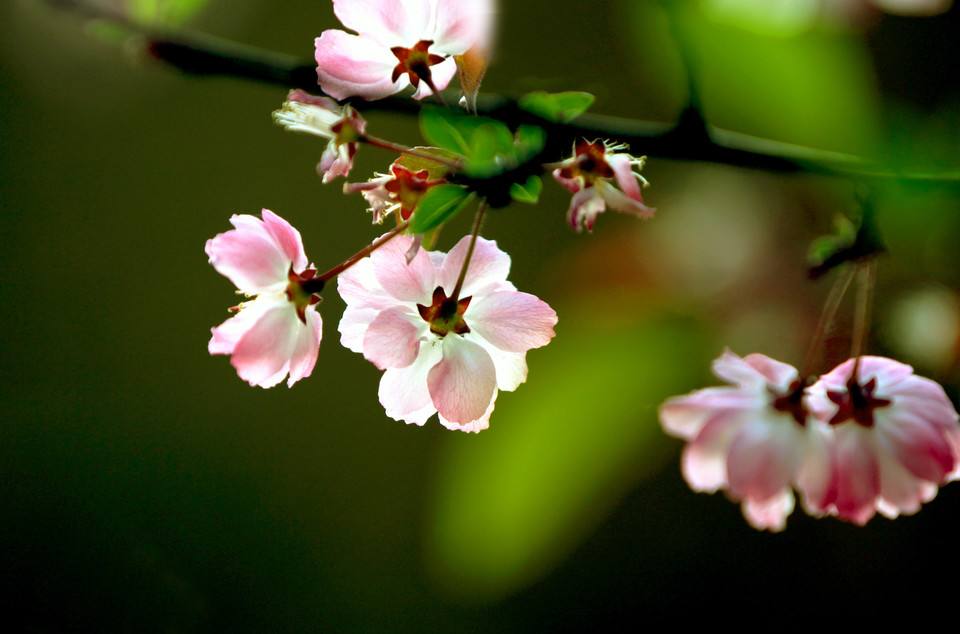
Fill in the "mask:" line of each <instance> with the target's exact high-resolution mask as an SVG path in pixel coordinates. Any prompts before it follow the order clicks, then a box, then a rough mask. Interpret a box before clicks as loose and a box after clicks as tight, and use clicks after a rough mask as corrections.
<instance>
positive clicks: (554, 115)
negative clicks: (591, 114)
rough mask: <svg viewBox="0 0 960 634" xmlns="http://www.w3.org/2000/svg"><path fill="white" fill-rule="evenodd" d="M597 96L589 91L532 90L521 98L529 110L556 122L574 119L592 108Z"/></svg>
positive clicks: (523, 106) (523, 105)
mask: <svg viewBox="0 0 960 634" xmlns="http://www.w3.org/2000/svg"><path fill="white" fill-rule="evenodd" d="M595 99H596V97H594V96H593V95H591V94H590V93H588V92H574V91H571V92H557V93H548V92H543V91H538V92H531V93H529V94H526V95H524V96H523V97H521V98H520V107H521V108H523V109H524V110H526V111H527V112H530V113H533V114H535V115H537V116H539V117H543V118H544V119H546V120H548V121H554V122H556V123H568V122H570V121H573V120H574V119H576V118H577V117H579V116H580V115H582V114H583V113H584V112H586V111H587V110H589V109H590V106H592V105H593V102H594V100H595Z"/></svg>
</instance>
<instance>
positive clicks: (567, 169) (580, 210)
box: [553, 141, 656, 231]
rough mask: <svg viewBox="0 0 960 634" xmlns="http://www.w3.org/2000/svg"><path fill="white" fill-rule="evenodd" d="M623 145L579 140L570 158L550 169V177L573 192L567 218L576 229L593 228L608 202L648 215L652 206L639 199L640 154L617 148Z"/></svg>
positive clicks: (613, 206) (643, 181)
mask: <svg viewBox="0 0 960 634" xmlns="http://www.w3.org/2000/svg"><path fill="white" fill-rule="evenodd" d="M625 147H626V146H623V145H607V144H604V143H600V142H593V143H591V142H589V141H580V142H578V143H577V144H576V145H575V146H574V155H573V157H572V158H570V159H568V160H566V161H564V162H563V163H562V164H561V165H560V167H558V168H557V169H556V170H554V172H553V176H554V178H556V179H557V182H559V183H560V184H561V185H563V186H564V187H566V188H567V189H568V190H570V192H571V193H573V199H572V200H571V201H570V210H569V212H568V215H567V219H568V221H569V222H570V226H572V227H573V228H574V229H576V230H577V231H582V230H583V229H584V228H586V229H587V231H592V230H593V225H594V223H595V222H596V220H597V216H598V215H599V214H601V213H602V212H604V211H605V210H606V208H607V207H608V206H609V207H610V208H611V209H614V210H615V211H619V212H622V213H625V214H632V215H634V216H637V217H639V218H652V217H653V215H654V213H656V210H655V209H653V208H651V207H647V206H646V205H645V204H644V202H643V192H642V191H641V189H642V188H641V185H643V186H646V184H647V181H646V179H644V178H643V176H641V175H640V173H639V170H640V169H642V168H643V164H644V162H645V160H646V159H645V158H644V157H640V158H637V157H634V156H631V155H630V154H627V153H625V152H620V150H622V149H624V148H625Z"/></svg>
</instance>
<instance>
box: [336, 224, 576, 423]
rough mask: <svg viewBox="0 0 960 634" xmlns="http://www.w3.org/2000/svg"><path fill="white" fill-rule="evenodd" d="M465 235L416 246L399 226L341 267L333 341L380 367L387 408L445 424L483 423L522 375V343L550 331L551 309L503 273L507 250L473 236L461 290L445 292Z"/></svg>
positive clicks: (400, 416) (398, 416)
mask: <svg viewBox="0 0 960 634" xmlns="http://www.w3.org/2000/svg"><path fill="white" fill-rule="evenodd" d="M469 242H470V239H469V238H468V237H467V238H464V239H462V240H461V241H460V242H459V243H457V245H456V246H455V247H454V248H453V249H452V250H451V251H450V253H449V254H445V253H442V252H429V251H425V250H420V251H418V252H417V253H416V255H415V256H413V258H412V259H411V260H410V262H409V264H408V262H407V253H408V252H409V251H410V247H411V243H412V238H410V237H408V236H401V237H398V238H395V239H394V240H392V241H391V242H389V243H387V245H386V246H384V247H382V248H380V249H378V250H377V251H375V252H374V253H373V254H372V255H371V256H370V257H368V258H365V259H364V260H362V261H360V262H359V263H358V264H357V265H355V266H354V267H353V268H351V269H349V270H348V271H346V272H345V273H343V274H342V275H341V276H340V279H339V291H340V294H341V296H342V297H343V299H344V300H345V301H346V303H347V309H346V311H345V312H344V314H343V319H342V320H341V321H340V327H339V330H340V334H341V342H342V343H343V345H344V346H346V347H347V348H349V349H350V350H353V351H354V352H358V353H360V354H363V356H364V357H366V358H367V360H369V361H370V362H371V363H373V364H374V365H375V366H377V367H378V368H380V369H382V370H384V373H383V377H382V379H381V381H380V402H381V404H383V406H384V409H385V410H386V413H387V415H388V416H390V417H391V418H393V419H395V420H400V421H404V422H406V423H411V424H416V425H423V424H424V423H426V421H427V420H428V419H429V418H430V417H432V416H433V415H434V414H436V413H439V419H440V422H441V423H442V424H443V425H444V426H445V427H447V428H449V429H455V430H460V431H466V432H478V431H481V430H483V429H486V428H487V426H488V424H489V420H490V414H491V413H492V411H493V407H494V402H495V401H496V398H497V394H498V392H499V391H500V390H505V391H513V390H515V389H517V387H519V386H520V384H521V383H523V382H524V381H525V380H526V378H527V364H526V352H527V350H531V349H533V348H539V347H541V346H545V345H546V344H547V343H549V342H550V340H551V339H552V338H553V336H554V330H553V328H554V326H555V325H556V323H557V315H556V313H555V312H554V311H553V309H552V308H550V306H548V305H547V304H546V303H544V302H543V301H541V300H540V299H538V298H537V297H535V296H533V295H530V294H527V293H521V292H518V291H517V290H516V288H515V287H514V286H513V284H511V283H510V282H508V281H507V275H508V274H509V272H510V257H509V256H508V255H507V254H506V253H504V252H503V251H501V250H500V249H499V248H497V245H496V243H495V242H492V241H489V240H484V239H482V238H479V239H478V240H477V244H476V249H475V251H474V254H473V258H472V259H471V260H470V266H469V268H468V270H467V275H466V278H465V281H464V283H463V287H462V291H461V293H460V294H459V297H451V295H452V294H453V293H454V291H455V288H456V285H457V279H458V277H459V274H460V270H461V268H462V264H463V261H464V258H465V257H466V255H467V251H468V249H469Z"/></svg>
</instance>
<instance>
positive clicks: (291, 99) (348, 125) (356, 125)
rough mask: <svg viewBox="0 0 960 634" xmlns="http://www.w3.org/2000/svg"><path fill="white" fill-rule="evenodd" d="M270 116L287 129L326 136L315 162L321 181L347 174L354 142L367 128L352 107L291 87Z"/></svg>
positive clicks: (354, 152) (355, 148) (358, 139)
mask: <svg viewBox="0 0 960 634" xmlns="http://www.w3.org/2000/svg"><path fill="white" fill-rule="evenodd" d="M273 118H274V120H275V121H276V122H277V123H278V124H280V125H282V126H283V127H284V128H286V129H287V130H291V131H293V132H305V133H307V134H313V135H316V136H319V137H321V138H324V139H329V143H327V148H326V150H324V152H323V156H322V157H321V158H320V163H318V164H317V173H318V174H320V175H321V176H322V177H323V182H324V183H329V182H331V181H333V180H334V179H336V178H337V177H339V176H344V177H346V176H348V175H349V174H350V170H351V169H352V168H353V159H354V157H355V156H356V155H357V149H358V143H359V141H360V139H361V137H363V135H364V133H365V132H366V128H367V122H366V121H365V120H364V119H363V117H361V116H360V113H358V112H357V111H356V110H354V109H353V108H352V107H350V106H340V105H339V104H337V102H336V101H334V100H333V99H330V98H329V97H316V96H314V95H310V94H307V93H306V92H304V91H302V90H292V91H290V94H289V95H287V101H286V102H285V103H284V104H283V108H281V109H280V110H277V111H276V112H274V113H273Z"/></svg>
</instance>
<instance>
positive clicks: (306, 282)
mask: <svg viewBox="0 0 960 634" xmlns="http://www.w3.org/2000/svg"><path fill="white" fill-rule="evenodd" d="M287 279H288V280H289V283H288V284H287V291H286V293H287V299H289V300H290V302H291V303H293V305H294V306H296V308H297V317H299V318H300V321H302V322H303V323H307V307H308V306H313V305H314V304H318V303H320V293H321V292H322V291H323V287H324V285H325V284H326V282H325V281H324V280H321V279H320V278H318V277H317V271H316V269H307V270H306V271H304V272H303V273H300V274H297V273H294V272H293V267H290V272H289V273H288V274H287Z"/></svg>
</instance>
